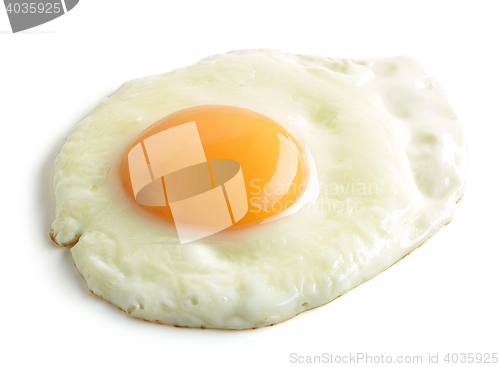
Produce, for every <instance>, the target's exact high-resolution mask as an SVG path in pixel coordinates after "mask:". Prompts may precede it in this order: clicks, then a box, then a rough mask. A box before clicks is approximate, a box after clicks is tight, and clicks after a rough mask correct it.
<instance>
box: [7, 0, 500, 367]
mask: <svg viewBox="0 0 500 367" xmlns="http://www.w3.org/2000/svg"><path fill="white" fill-rule="evenodd" d="M497 5H498V2H496V1H489V2H487V1H474V2H468V3H465V2H460V1H416V2H406V1H313V0H308V1H300V2H299V1H292V0H288V1H271V0H266V1H257V0H254V1H249V2H243V1H235V0H233V1H209V0H205V1H178V0H176V1H173V0H172V1H171V0H169V1H159V0H157V1H153V0H141V1H133V2H132V1H124V0H106V1H99V0H82V1H80V3H79V4H78V5H77V6H76V7H75V8H74V9H73V10H72V11H70V12H69V13H68V14H66V15H65V16H63V17H61V18H58V19H56V20H54V21H52V22H50V23H47V24H45V25H41V26H39V27H36V28H34V29H32V30H29V31H25V32H22V33H19V34H12V33H11V32H10V26H9V23H8V19H7V15H6V13H5V12H4V9H2V8H0V55H1V58H0V107H1V108H0V119H1V120H0V121H1V133H0V134H1V135H0V136H1V137H2V139H1V144H0V149H1V161H0V162H1V170H2V180H1V183H0V185H1V193H2V197H1V211H0V213H1V216H2V220H1V226H2V228H1V233H2V242H1V252H0V275H1V276H0V282H1V284H0V297H1V298H0V300H1V302H0V317H1V321H0V330H1V335H2V339H3V340H2V342H1V344H0V345H1V348H0V363H1V364H2V365H4V366H23V365H30V366H37V365H40V364H42V365H45V364H48V363H50V365H52V366H86V365H95V366H104V365H113V366H138V367H139V366H150V365H154V366H176V365H180V364H182V365H208V366H210V365H214V366H215V365H235V366H255V365H257V366H259V365H262V366H285V365H290V354H291V353H297V354H298V355H303V356H304V355H317V354H321V353H331V354H333V355H337V356H343V355H348V354H349V353H369V354H370V355H372V356H380V355H382V354H383V355H384V356H388V355H389V356H393V357H394V358H395V357H396V356H399V355H401V356H406V355H410V356H413V355H422V356H423V357H424V361H427V357H428V354H429V353H432V354H433V355H435V354H436V353H439V358H440V360H441V361H442V360H443V358H444V356H445V355H446V353H453V352H457V353H478V352H480V353H494V352H500V334H499V327H500V316H499V315H500V312H499V310H500V302H499V288H500V287H499V274H500V270H499V269H500V240H499V228H500V222H499V219H500V214H499V208H500V202H499V190H500V185H499V184H500V182H499V178H500V175H499V172H498V169H499V163H498V159H499V158H500V157H499V155H500V154H499V153H500V149H499V146H500V140H499V139H500V136H499V128H498V126H499V124H500V118H499V115H500V109H499V106H500V93H499V82H500V73H499V70H500V69H499V66H500V57H499V56H500V52H499V40H498V36H499V35H500V26H499V19H498V15H499V13H500V12H499V9H498V6H497ZM244 48H277V49H281V50H284V51H287V52H293V53H305V54H320V55H326V56H333V57H352V58H371V57H384V56H396V55H409V56H413V57H415V58H417V59H419V60H420V61H421V62H422V63H423V64H424V65H426V66H427V68H428V69H429V71H430V73H431V74H432V75H433V76H434V77H435V78H436V79H437V80H438V81H439V82H440V84H441V85H443V86H444V88H445V89H446V90H447V92H448V93H449V95H450V98H451V99H452V101H454V103H455V105H456V106H457V109H458V111H459V113H460V115H461V118H462V119H463V121H464V123H465V126H466V134H467V138H468V142H469V146H470V170H469V182H468V188H467V191H466V194H465V196H464V198H463V199H462V201H461V202H460V203H459V205H458V206H457V213H456V217H455V219H454V220H453V221H452V223H451V224H450V225H448V226H447V227H446V228H444V229H442V230H441V231H440V232H439V233H438V234H437V235H436V236H434V237H433V238H432V239H431V240H429V241H428V242H427V243H426V244H425V245H424V246H422V247H421V248H419V249H418V250H416V251H415V252H414V253H412V254H411V255H410V256H408V257H406V258H405V259H404V260H403V261H401V262H399V263H397V264H396V265H395V266H393V267H392V268H390V269H389V270H388V271H386V272H384V273H382V274H381V275H379V276H377V277H376V278H375V279H373V280H371V281H369V282H368V283H366V284H364V285H362V286H360V287H358V288H356V289H354V290H353V291H351V292H349V293H348V294H347V295H345V296H343V297H341V298H339V299H338V300H336V301H334V302H332V303H329V304H328V305H326V306H324V307H320V308H318V309H315V310H312V311H309V312H306V313H304V314H302V315H299V316H297V317H296V318H294V319H292V320H290V321H287V322H285V323H282V324H279V325H276V326H273V327H266V328H262V329H258V330H250V331H240V332H235V331H215V330H198V329H179V328H173V327H168V326H162V325H157V324H151V323H147V322H144V321H139V320H135V319H132V318H130V317H129V316H127V315H126V314H124V313H122V312H120V311H118V310H117V309H116V308H114V307H113V306H111V305H109V304H108V303H106V302H104V301H102V300H101V299H99V298H97V297H95V296H92V295H91V294H90V293H89V292H88V291H87V289H86V286H85V283H84V281H83V279H82V278H81V277H80V275H79V274H78V273H77V271H76V270H75V268H74V266H73V263H72V261H71V257H70V254H69V249H67V248H58V247H57V246H55V245H54V244H53V243H52V242H51V241H50V239H49V237H48V235H47V232H48V229H49V225H50V223H51V221H52V219H53V211H54V203H53V194H52V188H51V180H52V174H53V172H52V164H53V161H54V158H55V156H56V155H57V153H58V151H59V150H60V148H61V146H62V144H63V143H64V139H65V137H66V136H67V134H68V133H69V132H70V130H71V128H72V127H73V126H74V125H75V124H76V123H77V122H78V121H79V120H80V119H82V118H83V117H84V116H85V115H86V114H88V113H89V112H90V111H91V110H92V109H93V108H94V107H95V106H96V105H97V103H98V102H99V101H100V100H101V99H103V98H104V97H106V96H108V95H109V94H111V93H112V92H113V91H114V90H115V89H117V87H118V86H119V85H120V84H121V83H122V82H124V81H126V80H128V79H131V78H136V77H141V76H145V75H148V74H153V73H163V72H167V71H170V70H172V69H174V68H177V67H181V66H186V65H189V64H191V63H194V62H196V61H197V60H199V59H201V58H204V57H206V56H209V55H212V54H215V53H221V52H227V51H229V50H233V49H244ZM442 365H447V364H446V363H442Z"/></svg>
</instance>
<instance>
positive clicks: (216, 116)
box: [120, 105, 308, 228]
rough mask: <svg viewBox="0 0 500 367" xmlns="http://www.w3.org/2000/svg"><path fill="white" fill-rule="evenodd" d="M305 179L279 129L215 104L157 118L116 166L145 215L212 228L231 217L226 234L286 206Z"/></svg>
mask: <svg viewBox="0 0 500 367" xmlns="http://www.w3.org/2000/svg"><path fill="white" fill-rule="evenodd" d="M307 174H308V172H307V162H306V157H305V154H304V152H303V149H302V147H301V146H300V145H299V144H298V143H297V142H296V140H295V139H294V138H293V137H292V136H291V135H290V134H289V133H288V132H287V131H286V130H285V129H284V128H283V127H282V126H281V125H279V124H278V123H277V122H275V121H274V120H272V119H270V118H268V117H266V116H264V115H262V114H259V113H256V112H254V111H251V110H248V109H244V108H239V107H231V106H219V105H206V106H196V107H191V108H186V109H182V110H179V111H176V112H174V113H172V114H170V115H168V116H166V117H164V118H162V119H161V120H159V121H157V122H156V123H155V124H153V125H152V126H150V127H149V128H148V129H147V130H146V131H144V132H143V133H142V134H140V136H138V137H137V139H135V140H134V141H133V142H132V144H130V146H129V147H128V148H127V149H126V151H125V154H124V155H123V158H122V160H121V164H120V175H121V180H122V182H123V184H124V187H125V190H126V191H127V193H128V194H129V195H130V197H131V198H132V199H133V200H134V201H135V202H136V204H138V205H140V206H141V207H143V208H144V209H145V210H148V211H150V212H152V213H154V214H156V215H158V216H160V217H162V218H164V219H165V220H167V221H169V222H174V223H175V224H176V225H177V223H179V222H183V221H185V222H186V223H198V222H199V223H200V225H202V226H218V225H220V221H222V220H226V221H228V220H229V219H227V218H230V222H229V224H230V225H229V227H231V228H234V227H241V226H245V225H250V224H254V223H259V222H262V221H263V220H265V219H266V218H268V217H271V216H273V215H275V214H278V213H280V212H282V211H283V210H285V209H287V208H289V207H290V206H291V205H293V204H294V203H295V202H296V201H297V200H298V198H299V197H300V196H301V194H302V193H303V192H304V186H305V184H306V181H307ZM221 198H222V199H221ZM225 212H227V214H224V213H225ZM217 213H222V214H220V215H219V214H217ZM227 215H228V217H227ZM219 216H220V217H219ZM193 218H194V219H193ZM221 218H222V219H221ZM197 221H198V222H197ZM226 227H228V226H227V225H226ZM221 228H222V227H221Z"/></svg>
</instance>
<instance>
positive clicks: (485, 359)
mask: <svg viewBox="0 0 500 367" xmlns="http://www.w3.org/2000/svg"><path fill="white" fill-rule="evenodd" d="M444 361H445V362H447V363H477V364H479V363H498V353H448V354H447V355H446V356H445V357H444Z"/></svg>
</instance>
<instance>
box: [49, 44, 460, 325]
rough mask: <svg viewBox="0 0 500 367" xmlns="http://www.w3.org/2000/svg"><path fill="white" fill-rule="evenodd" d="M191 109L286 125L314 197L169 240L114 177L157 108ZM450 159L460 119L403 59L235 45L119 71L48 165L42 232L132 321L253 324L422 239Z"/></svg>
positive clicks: (435, 213) (449, 196)
mask: <svg viewBox="0 0 500 367" xmlns="http://www.w3.org/2000/svg"><path fill="white" fill-rule="evenodd" d="M206 104H218V105H230V106H239V107H244V108H249V109H252V110H254V111H256V112H259V113H262V114H264V115H267V116H269V117H271V118H273V119H274V120H276V121H277V122H278V123H280V124H282V125H283V126H284V127H285V128H286V129H288V130H289V131H290V132H292V133H293V134H294V136H295V137H296V138H297V139H298V140H299V141H300V142H301V144H303V145H304V146H306V147H307V148H308V149H309V150H310V153H311V156H312V158H313V160H314V162H313V163H314V164H315V168H316V172H315V173H314V175H315V177H314V179H317V181H318V183H319V185H320V190H319V191H318V192H317V193H316V195H315V198H314V200H310V201H309V203H307V204H306V205H304V206H303V207H302V208H301V209H300V210H298V211H297V212H296V213H294V214H293V215H290V216H286V217H284V218H280V219H279V220H276V221H271V222H269V223H266V224H262V225H260V224H259V225H256V226H254V227H253V229H251V230H248V231H243V232H242V233H241V235H238V234H233V235H232V237H230V238H222V239H220V240H214V239H206V240H199V241H197V242H195V243H190V244H184V245H181V244H179V241H178V239H177V236H176V234H175V232H172V230H171V229H170V228H167V227H166V226H165V225H163V224H162V222H161V221H160V220H158V219H157V218H155V217H154V216H153V215H149V214H148V213H145V212H144V210H142V209H141V208H139V207H138V206H137V205H134V203H133V202H132V201H131V199H130V197H129V196H128V195H127V194H126V193H125V191H124V189H123V187H122V185H121V182H120V177H119V171H118V166H119V162H120V160H121V158H122V155H123V154H124V151H125V149H126V147H127V146H128V145H129V144H130V143H131V141H133V140H134V139H135V138H136V137H137V136H138V135H139V134H141V133H142V132H143V131H144V130H145V129H146V128H147V127H148V126H150V125H152V124H153V123H154V122H156V121H157V120H158V119H160V118H162V117H164V116H166V115H168V114H169V113H171V112H174V111H176V110H179V109H182V108H186V107H191V106H196V105H206ZM466 165H467V152H466V146H465V143H464V138H463V132H462V125H461V124H460V123H459V121H458V120H457V116H456V114H455V112H454V110H453V108H452V107H451V105H450V103H449V102H448V100H447V98H446V96H445V94H444V92H443V91H442V89H441V88H440V87H439V85H438V84H437V83H436V82H435V81H434V80H433V79H432V78H430V77H429V76H428V75H427V73H426V71H425V70H424V69H423V68H422V66H421V65H420V64H419V63H418V62H416V61H414V60H413V59H410V58H406V57H398V58H388V59H377V60H372V61H354V60H347V59H331V58H325V57H317V56H303V55H291V54H286V53H282V52H278V51H267V50H247V51H236V52H230V53H228V54H223V55H216V56H212V57H210V58H207V59H204V60H202V61H200V62H198V63H196V64H194V65H191V66H189V67H186V68H182V69H178V70H175V71H172V72H169V73H166V74H161V75H154V76H149V77H145V78H141V79H136V80H132V81H129V82H127V83H125V84H124V85H122V86H121V87H120V88H119V89H118V91H116V92H115V93H114V94H113V95H112V96H111V97H110V98H107V99H105V100H104V101H102V102H101V103H100V104H99V106H97V108H96V109H95V110H94V111H93V112H92V113H91V114H90V115H89V116H88V117H86V118H85V119H84V120H82V121H81V122H80V123H79V124H78V125H77V126H76V127H75V129H74V130H73V131H72V132H71V134H70V135H69V137H68V140H67V142H66V143H65V144H64V146H63V148H62V150H61V153H60V154H59V156H58V157H57V159H56V162H55V177H54V190H55V197H56V217H55V220H54V223H53V224H52V228H51V233H52V236H53V238H54V240H55V241H56V242H57V243H58V244H60V245H63V246H64V245H74V246H72V248H71V254H72V256H73V259H74V262H75V265H76V267H77V268H78V270H79V272H80V273H81V274H82V275H83V277H84V278H85V280H86V282H87V285H88V287H89V288H90V289H91V290H92V291H93V292H94V293H95V294H97V295H99V296H101V297H103V298H104V299H105V300H107V301H109V302H111V303H112V304H114V305H116V306H118V307H120V308H121V309H123V310H125V311H127V312H129V313H130V314H131V315H132V316H135V317H139V318H142V319H146V320H150V321H159V322H162V323H166V324H171V325H179V326H189V327H206V328H229V329H246V328H253V327H260V326H265V325H270V324H275V323H278V322H280V321H283V320H286V319H288V318H290V317H292V316H294V315H296V314H298V313H300V312H302V311H304V310H306V309H309V308H313V307H316V306H319V305H322V304H325V303H327V302H329V301H331V300H332V299H334V298H336V297H338V296H340V295H342V294H344V293H346V292H348V291H349V290H350V289H352V288H353V287H355V286H357V285H359V284H360V283H362V282H364V281H366V280H368V279H370V278H372V277H374V276H375V275H377V274H378V273H380V272H381V271H383V270H385V269H387V268H388V267H389V266H391V265H392V264H394V263H395V262H396V261H398V260H399V259H401V258H402V257H404V256H405V255H406V254H408V253H409V252H411V251H412V250H414V249H415V248H416V247H418V246H419V245H421V244H422V243H423V242H424V241H426V240H427V239H428V238H429V237H431V236H432V235H433V234H435V233H436V232H437V231H438V230H439V229H440V228H441V227H443V226H444V225H445V224H447V223H448V222H449V221H450V220H451V219H452V217H453V215H454V211H455V203H456V202H457V201H458V200H459V198H460V197H461V196H462V194H463V192H464V187H465V174H466ZM363 188H364V189H363ZM349 202H350V203H351V204H352V205H354V203H358V204H357V205H358V206H357V207H353V206H352V205H351V207H350V208H349V207H348V203H349ZM359 203H361V204H359ZM341 206H342V208H341Z"/></svg>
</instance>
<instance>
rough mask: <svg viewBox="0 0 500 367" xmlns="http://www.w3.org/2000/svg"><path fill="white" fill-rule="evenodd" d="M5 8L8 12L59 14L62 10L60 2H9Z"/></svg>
mask: <svg viewBox="0 0 500 367" xmlns="http://www.w3.org/2000/svg"><path fill="white" fill-rule="evenodd" d="M6 10H7V13H9V14H10V13H14V14H28V13H30V14H35V13H39V14H40V13H45V14H59V13H60V12H61V11H62V9H61V4H60V3H14V4H13V3H9V4H8V5H7V8H6Z"/></svg>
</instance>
